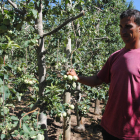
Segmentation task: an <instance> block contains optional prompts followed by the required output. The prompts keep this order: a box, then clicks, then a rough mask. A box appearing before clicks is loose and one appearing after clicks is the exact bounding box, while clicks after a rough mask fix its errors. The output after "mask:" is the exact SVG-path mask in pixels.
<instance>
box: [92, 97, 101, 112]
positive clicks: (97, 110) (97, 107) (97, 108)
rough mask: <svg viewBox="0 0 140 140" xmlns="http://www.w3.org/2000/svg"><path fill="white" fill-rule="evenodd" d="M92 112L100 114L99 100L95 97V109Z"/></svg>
mask: <svg viewBox="0 0 140 140" xmlns="http://www.w3.org/2000/svg"><path fill="white" fill-rule="evenodd" d="M94 114H96V115H100V114H101V109H100V100H99V99H96V100H95V111H94Z"/></svg>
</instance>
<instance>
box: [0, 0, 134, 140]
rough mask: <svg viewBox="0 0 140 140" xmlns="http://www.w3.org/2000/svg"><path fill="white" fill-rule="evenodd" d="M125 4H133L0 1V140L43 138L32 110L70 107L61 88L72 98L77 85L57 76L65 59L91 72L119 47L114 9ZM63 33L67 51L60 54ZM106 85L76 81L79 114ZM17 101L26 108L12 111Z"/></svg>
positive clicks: (121, 0)
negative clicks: (82, 96)
mask: <svg viewBox="0 0 140 140" xmlns="http://www.w3.org/2000/svg"><path fill="white" fill-rule="evenodd" d="M68 3H69V4H71V5H72V8H68V7H67V6H66V5H67V4H68ZM127 8H133V3H132V2H131V3H130V4H128V3H126V0H118V1H115V0H97V1H96V0H95V1H94V0H93V1H91V0H74V1H71V0H61V1H56V0H44V1H41V0H39V1H38V0H32V1H30V0H26V1H25V0H12V1H11V0H7V1H2V2H0V35H1V41H0V68H1V69H0V105H1V106H0V110H1V111H0V112H1V113H0V123H1V125H0V134H1V139H2V140H3V139H8V138H9V137H15V136H17V135H19V137H20V138H22V137H23V138H25V139H29V138H31V139H38V137H41V135H42V134H43V135H44V136H45V138H47V135H45V133H44V132H45V130H42V129H41V128H42V127H41V126H43V124H45V123H44V121H43V119H42V118H43V117H42V118H40V119H39V120H38V114H41V115H42V114H43V113H44V114H48V115H50V116H51V117H53V118H54V117H58V116H59V117H60V116H61V115H63V116H64V117H65V116H67V115H70V114H67V110H68V109H69V108H70V105H68V104H63V103H62V99H63V92H64V90H69V91H71V93H72V95H73V96H74V94H75V92H76V91H77V89H76V84H77V83H75V81H67V80H64V79H63V76H64V75H66V70H65V65H66V63H68V64H69V66H71V67H74V68H75V69H76V72H77V73H78V74H79V75H85V76H91V75H93V74H96V73H97V72H98V71H99V70H100V69H101V68H102V66H103V65H104V63H105V62H106V60H107V58H108V57H109V55H110V54H111V53H113V52H114V51H116V50H118V49H120V48H122V47H123V45H124V44H123V42H122V40H121V38H120V35H119V26H118V25H119V15H120V13H121V12H122V11H124V10H126V9H127ZM83 11H84V12H83ZM80 13H81V14H80ZM83 13H84V16H82V15H83ZM77 15H79V16H77ZM81 16H82V17H81ZM69 22H71V27H69V26H68V23H69ZM68 32H69V35H70V38H71V40H72V53H71V55H70V56H69V57H66V50H65V48H66V44H67V41H68V40H67V34H68ZM79 32H80V34H79ZM108 88H109V85H105V84H103V85H101V86H98V87H96V88H92V87H88V86H85V85H82V89H81V91H80V92H82V93H84V94H86V98H85V100H83V101H82V102H81V103H80V106H79V109H80V110H81V112H82V115H85V107H84V106H86V109H88V107H89V105H90V100H91V99H93V98H99V99H102V98H103V99H107V92H108ZM26 100H27V101H26ZM21 101H22V102H24V105H25V106H26V107H25V108H21V107H20V111H19V112H18V113H16V111H14V110H16V109H17V104H21ZM60 114H61V115H60ZM41 115H40V116H41ZM45 120H46V119H45ZM38 124H40V125H38ZM45 125H46V124H45ZM42 137H43V136H42Z"/></svg>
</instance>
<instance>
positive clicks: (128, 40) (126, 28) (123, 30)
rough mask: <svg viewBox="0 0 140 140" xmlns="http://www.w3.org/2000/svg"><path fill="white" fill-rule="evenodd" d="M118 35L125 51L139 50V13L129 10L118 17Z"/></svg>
mask: <svg viewBox="0 0 140 140" xmlns="http://www.w3.org/2000/svg"><path fill="white" fill-rule="evenodd" d="M120 35H121V37H122V39H123V41H124V43H125V47H126V48H127V49H132V48H135V49H136V48H140V12H139V11H138V10H134V9H130V10H126V11H124V12H123V13H122V14H121V15H120Z"/></svg>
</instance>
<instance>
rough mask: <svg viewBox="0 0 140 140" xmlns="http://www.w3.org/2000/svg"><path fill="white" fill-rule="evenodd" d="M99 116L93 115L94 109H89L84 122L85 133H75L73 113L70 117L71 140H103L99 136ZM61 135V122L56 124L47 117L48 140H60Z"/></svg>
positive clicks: (75, 123)
mask: <svg viewBox="0 0 140 140" xmlns="http://www.w3.org/2000/svg"><path fill="white" fill-rule="evenodd" d="M101 117H102V116H101V115H94V108H90V109H89V113H88V115H87V117H86V118H85V120H84V124H85V128H86V131H85V132H82V133H77V132H75V131H74V127H75V126H76V125H77V122H76V116H75V115H74V112H72V115H71V140H103V138H102V134H101V127H100V121H101ZM62 134H63V129H62V121H60V122H56V121H54V119H51V118H49V116H48V135H49V140H61V139H59V137H60V136H61V135H62Z"/></svg>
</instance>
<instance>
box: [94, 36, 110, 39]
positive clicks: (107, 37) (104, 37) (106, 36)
mask: <svg viewBox="0 0 140 140" xmlns="http://www.w3.org/2000/svg"><path fill="white" fill-rule="evenodd" d="M103 39H109V38H108V37H107V36H106V37H101V38H94V39H93V40H103Z"/></svg>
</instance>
